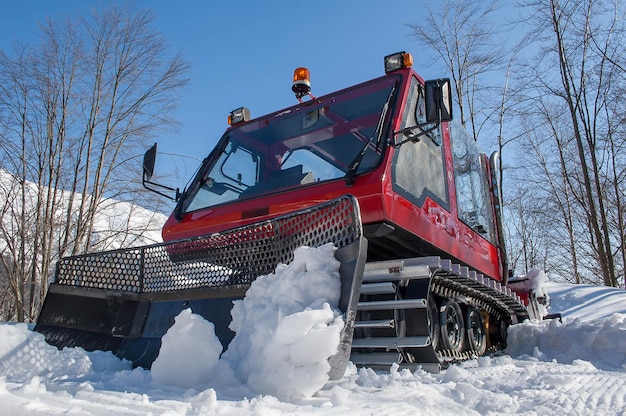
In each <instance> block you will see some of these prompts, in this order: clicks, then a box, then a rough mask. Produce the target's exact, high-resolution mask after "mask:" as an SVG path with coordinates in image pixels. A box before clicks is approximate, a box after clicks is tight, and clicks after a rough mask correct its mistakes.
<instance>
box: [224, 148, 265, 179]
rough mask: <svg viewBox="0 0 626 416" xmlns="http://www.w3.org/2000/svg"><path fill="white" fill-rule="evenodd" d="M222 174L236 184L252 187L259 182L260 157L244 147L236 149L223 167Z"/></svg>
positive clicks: (229, 155)
mask: <svg viewBox="0 0 626 416" xmlns="http://www.w3.org/2000/svg"><path fill="white" fill-rule="evenodd" d="M221 170H222V174H223V175H224V177H226V178H229V179H231V180H233V181H235V182H236V183H239V184H243V185H246V186H252V185H254V184H255V183H256V182H257V178H258V173H259V157H258V156H255V155H253V154H252V153H250V151H249V150H248V149H244V148H243V147H234V146H233V149H232V151H231V152H230V153H228V156H227V157H226V160H225V161H224V163H223V165H222V169H221Z"/></svg>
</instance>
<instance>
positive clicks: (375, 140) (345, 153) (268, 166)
mask: <svg viewBox="0 0 626 416" xmlns="http://www.w3.org/2000/svg"><path fill="white" fill-rule="evenodd" d="M397 81H398V78H397V77H393V76H392V77H385V78H382V79H379V80H376V81H374V82H371V83H367V84H363V85H361V86H359V87H355V88H352V89H347V90H344V91H341V92H339V93H337V94H334V95H328V96H326V97H322V98H320V99H316V100H314V102H307V103H306V104H304V105H302V106H299V107H292V108H290V109H287V110H285V111H283V112H280V113H277V114H273V115H271V116H267V117H263V118H260V119H256V120H253V121H250V122H248V123H246V124H243V125H241V126H240V127H236V128H233V129H232V130H230V131H228V133H227V135H226V136H225V137H223V138H222V140H221V141H220V143H219V144H218V147H217V151H214V153H213V154H212V155H211V156H210V157H209V158H208V159H207V162H206V164H205V165H204V166H202V167H201V169H200V170H199V173H198V175H197V176H196V178H195V179H194V181H193V182H192V183H191V184H190V188H189V189H188V191H187V192H186V194H187V197H186V198H185V199H184V201H182V203H183V206H182V208H183V212H190V211H196V210H199V209H203V208H207V207H210V206H214V205H218V204H223V203H227V202H232V201H234V200H242V199H246V198H254V197H258V196H260V195H264V194H270V193H274V192H279V191H282V190H285V189H290V188H294V187H299V186H308V185H311V184H315V183H319V182H322V181H329V180H334V179H338V178H343V177H344V176H346V173H347V172H349V171H350V167H351V166H353V168H352V169H354V166H355V161H357V160H358V161H360V163H357V165H358V168H357V169H356V170H355V172H354V174H361V173H364V172H367V171H369V170H371V169H373V168H374V167H376V166H377V165H378V163H379V162H380V158H381V155H382V153H383V151H384V146H385V144H386V140H385V138H386V130H387V127H388V124H389V120H390V119H391V117H390V115H391V114H392V113H393V109H392V108H391V107H392V101H393V97H394V96H395V95H394V94H393V91H394V90H395V85H396V83H397ZM220 149H221V150H220ZM361 152H364V153H363V156H362V157H358V155H359V154H360V153H361Z"/></svg>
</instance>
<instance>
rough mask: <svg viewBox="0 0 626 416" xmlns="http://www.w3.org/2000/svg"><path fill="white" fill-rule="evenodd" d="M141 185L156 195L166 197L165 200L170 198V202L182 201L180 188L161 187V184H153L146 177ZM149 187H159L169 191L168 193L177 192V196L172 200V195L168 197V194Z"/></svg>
mask: <svg viewBox="0 0 626 416" xmlns="http://www.w3.org/2000/svg"><path fill="white" fill-rule="evenodd" d="M141 184H142V185H143V187H144V188H146V189H147V190H149V191H152V192H154V193H156V194H158V195H161V196H163V197H165V198H168V199H170V200H172V201H174V202H178V200H179V199H180V189H179V188H171V187H169V186H165V185H161V184H160V183H156V182H151V181H149V180H146V177H145V176H144V177H143V179H142V181H141ZM148 185H151V186H156V187H158V188H161V189H165V190H168V191H173V192H175V193H176V196H175V197H174V198H172V196H171V195H168V194H166V193H164V192H161V191H159V190H158V189H154V188H150V187H149V186H148Z"/></svg>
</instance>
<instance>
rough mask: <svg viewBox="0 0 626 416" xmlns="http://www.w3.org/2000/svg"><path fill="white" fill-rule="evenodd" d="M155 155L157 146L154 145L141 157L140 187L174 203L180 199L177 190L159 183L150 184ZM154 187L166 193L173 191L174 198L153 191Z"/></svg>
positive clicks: (155, 190)
mask: <svg viewBox="0 0 626 416" xmlns="http://www.w3.org/2000/svg"><path fill="white" fill-rule="evenodd" d="M156 155H157V144H156V143H155V144H154V145H153V146H152V147H151V148H150V149H148V151H147V152H146V153H144V155H143V180H142V181H141V182H142V185H143V187H144V188H146V189H147V190H149V191H152V192H154V193H156V194H159V195H161V196H164V197H166V198H169V199H171V200H172V201H174V202H176V201H178V199H179V198H180V190H179V189H178V188H171V187H169V186H165V185H161V184H159V183H155V182H150V179H152V175H153V174H154V164H155V161H156ZM148 185H150V186H148ZM154 187H157V188H160V189H165V190H167V191H173V192H175V196H174V197H172V196H171V195H168V194H166V193H163V192H161V191H159V190H157V189H154Z"/></svg>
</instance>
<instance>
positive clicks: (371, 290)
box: [361, 282, 396, 295]
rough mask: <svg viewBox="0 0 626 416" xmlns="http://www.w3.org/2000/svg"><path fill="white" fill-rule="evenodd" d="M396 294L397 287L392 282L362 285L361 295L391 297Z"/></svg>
mask: <svg viewBox="0 0 626 416" xmlns="http://www.w3.org/2000/svg"><path fill="white" fill-rule="evenodd" d="M394 293H396V285H395V284H393V283H391V282H380V283H368V284H363V285H361V295H389V294H394Z"/></svg>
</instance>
